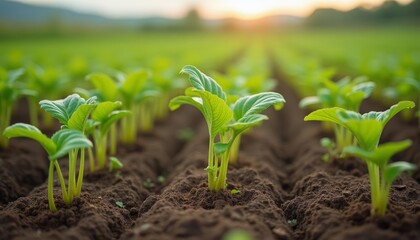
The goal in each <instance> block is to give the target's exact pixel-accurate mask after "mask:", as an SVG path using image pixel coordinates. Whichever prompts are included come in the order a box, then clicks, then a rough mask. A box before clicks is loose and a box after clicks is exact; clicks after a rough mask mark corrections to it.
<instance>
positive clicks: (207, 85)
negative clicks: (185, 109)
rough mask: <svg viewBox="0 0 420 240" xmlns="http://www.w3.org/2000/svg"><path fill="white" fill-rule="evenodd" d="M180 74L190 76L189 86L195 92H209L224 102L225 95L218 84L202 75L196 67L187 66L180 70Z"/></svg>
mask: <svg viewBox="0 0 420 240" xmlns="http://www.w3.org/2000/svg"><path fill="white" fill-rule="evenodd" d="M181 73H186V74H188V75H189V76H190V78H189V80H190V82H191V85H192V86H193V87H195V88H196V89H197V90H203V91H207V92H210V93H212V94H214V95H216V96H218V97H219V98H221V99H223V100H224V101H226V94H225V92H223V90H222V88H221V87H220V86H219V84H218V83H217V82H216V81H215V80H213V79H212V78H211V77H209V76H207V75H205V74H204V73H202V72H201V71H200V70H198V69H197V68H196V67H194V66H191V65H187V66H185V67H183V68H182V70H181Z"/></svg>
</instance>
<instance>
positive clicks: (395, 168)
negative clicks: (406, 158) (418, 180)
mask: <svg viewBox="0 0 420 240" xmlns="http://www.w3.org/2000/svg"><path fill="white" fill-rule="evenodd" d="M416 168H417V167H416V165H414V164H412V163H408V162H395V163H391V164H389V165H388V166H386V167H385V169H384V172H383V176H384V178H385V180H386V181H387V182H388V183H389V184H392V182H393V181H394V180H395V178H397V177H398V176H399V175H401V173H402V172H404V171H414V170H416Z"/></svg>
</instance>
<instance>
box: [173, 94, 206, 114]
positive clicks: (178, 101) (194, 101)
mask: <svg viewBox="0 0 420 240" xmlns="http://www.w3.org/2000/svg"><path fill="white" fill-rule="evenodd" d="M183 104H188V105H192V106H194V107H196V108H197V109H198V110H200V111H201V112H202V113H203V114H204V112H203V101H202V99H201V98H198V97H190V96H178V97H175V98H173V99H172V100H171V101H170V102H169V109H170V110H171V111H175V110H177V109H178V108H179V107H180V106H181V105H183Z"/></svg>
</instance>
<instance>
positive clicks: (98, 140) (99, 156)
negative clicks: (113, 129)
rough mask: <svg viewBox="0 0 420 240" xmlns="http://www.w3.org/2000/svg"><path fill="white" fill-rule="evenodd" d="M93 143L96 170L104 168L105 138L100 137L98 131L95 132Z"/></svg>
mask: <svg viewBox="0 0 420 240" xmlns="http://www.w3.org/2000/svg"><path fill="white" fill-rule="evenodd" d="M94 141H95V150H96V160H97V162H98V168H99V169H103V168H105V159H106V143H107V136H106V135H105V136H102V134H101V133H100V132H99V130H97V131H96V132H95V136H94Z"/></svg>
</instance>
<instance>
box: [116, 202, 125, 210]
mask: <svg viewBox="0 0 420 240" xmlns="http://www.w3.org/2000/svg"><path fill="white" fill-rule="evenodd" d="M115 205H117V207H119V208H125V204H124V203H123V202H120V201H118V202H115Z"/></svg>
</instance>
